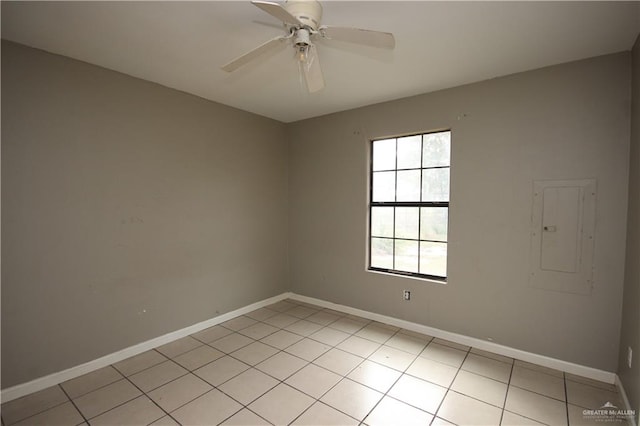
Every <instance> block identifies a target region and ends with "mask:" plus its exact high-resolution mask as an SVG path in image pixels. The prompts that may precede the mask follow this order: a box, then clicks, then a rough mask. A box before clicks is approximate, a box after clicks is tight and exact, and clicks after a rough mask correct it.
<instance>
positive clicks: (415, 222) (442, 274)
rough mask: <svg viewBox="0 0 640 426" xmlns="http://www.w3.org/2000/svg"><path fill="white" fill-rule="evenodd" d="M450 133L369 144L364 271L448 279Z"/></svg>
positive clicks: (400, 138) (430, 134)
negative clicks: (367, 261)
mask: <svg viewBox="0 0 640 426" xmlns="http://www.w3.org/2000/svg"><path fill="white" fill-rule="evenodd" d="M450 151H451V132H450V131H446V132H437V133H426V134H421V135H415V136H406V137H399V138H392V139H383V140H374V141H372V142H371V176H370V178H371V181H370V188H371V192H370V194H369V200H370V204H369V208H370V212H369V213H370V215H369V217H370V222H369V269H370V270H374V271H383V272H390V273H396V274H401V275H411V276H416V277H422V278H431V279H436V280H440V281H444V280H445V279H446V277H447V232H448V222H449V168H450V157H451V153H450Z"/></svg>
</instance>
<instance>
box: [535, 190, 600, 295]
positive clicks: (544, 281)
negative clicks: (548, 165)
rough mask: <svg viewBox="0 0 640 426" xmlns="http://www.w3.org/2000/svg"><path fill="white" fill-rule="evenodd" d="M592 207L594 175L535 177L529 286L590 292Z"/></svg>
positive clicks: (593, 227) (580, 292) (593, 201)
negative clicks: (562, 178) (542, 178)
mask: <svg viewBox="0 0 640 426" xmlns="http://www.w3.org/2000/svg"><path fill="white" fill-rule="evenodd" d="M595 209H596V181H595V179H580V180H557V181H551V180H539V181H535V182H534V184H533V212H532V215H531V263H530V274H529V283H530V285H531V286H533V287H537V288H542V289H545V290H554V291H561V292H567V293H578V294H590V293H591V289H592V285H593V246H594V238H595V235H594V234H595Z"/></svg>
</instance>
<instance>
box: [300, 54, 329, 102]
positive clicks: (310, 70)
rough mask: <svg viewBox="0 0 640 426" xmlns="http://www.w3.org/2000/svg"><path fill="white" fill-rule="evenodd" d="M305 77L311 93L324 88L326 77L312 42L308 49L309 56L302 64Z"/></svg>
mask: <svg viewBox="0 0 640 426" xmlns="http://www.w3.org/2000/svg"><path fill="white" fill-rule="evenodd" d="M302 70H303V73H304V79H305V80H306V82H307V89H308V90H309V93H316V92H319V91H320V90H322V89H323V88H324V77H323V76H322V68H320V60H319V59H318V52H317V51H316V47H315V46H314V45H313V44H311V45H309V47H308V50H307V58H306V60H305V62H304V63H303V64H302Z"/></svg>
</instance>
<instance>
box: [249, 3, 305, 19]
mask: <svg viewBox="0 0 640 426" xmlns="http://www.w3.org/2000/svg"><path fill="white" fill-rule="evenodd" d="M251 3H253V4H254V5H255V6H258V7H259V8H260V9H262V10H264V11H265V12H267V13H268V14H269V15H271V16H273V17H274V18H277V19H279V20H280V21H282V22H285V23H287V24H291V25H302V22H300V21H299V20H298V18H296V17H295V16H293V15H292V14H290V13H289V12H288V11H287V9H285V8H284V7H282V5H280V4H278V3H273V2H270V1H257V0H255V1H252V2H251Z"/></svg>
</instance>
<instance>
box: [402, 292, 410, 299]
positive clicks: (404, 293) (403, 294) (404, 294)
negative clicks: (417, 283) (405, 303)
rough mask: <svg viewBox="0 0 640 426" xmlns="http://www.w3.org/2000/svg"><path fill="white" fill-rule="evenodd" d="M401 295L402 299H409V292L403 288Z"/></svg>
mask: <svg viewBox="0 0 640 426" xmlns="http://www.w3.org/2000/svg"><path fill="white" fill-rule="evenodd" d="M402 297H403V298H404V300H411V292H410V291H409V290H403V291H402Z"/></svg>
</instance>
